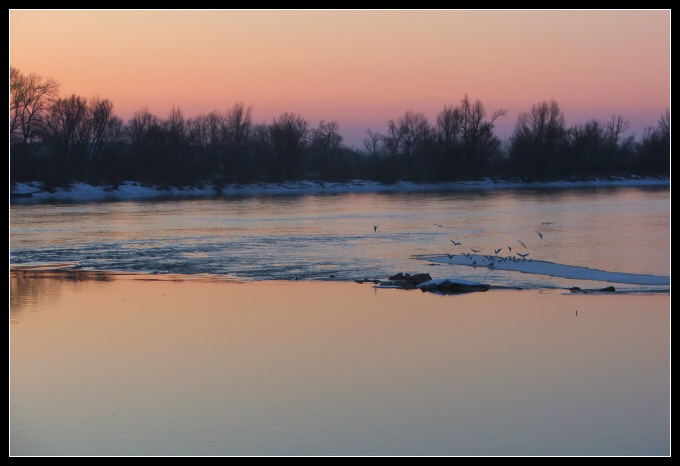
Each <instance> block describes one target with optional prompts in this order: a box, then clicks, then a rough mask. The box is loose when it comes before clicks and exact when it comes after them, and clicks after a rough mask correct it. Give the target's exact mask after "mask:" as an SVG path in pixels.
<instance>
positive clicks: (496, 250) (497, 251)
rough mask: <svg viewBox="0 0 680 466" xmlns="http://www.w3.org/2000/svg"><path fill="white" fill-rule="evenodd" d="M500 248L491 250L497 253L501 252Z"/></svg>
mask: <svg viewBox="0 0 680 466" xmlns="http://www.w3.org/2000/svg"><path fill="white" fill-rule="evenodd" d="M502 249H503V248H498V249H494V250H493V252H494V254H496V255H498V253H499V252H501V250H502Z"/></svg>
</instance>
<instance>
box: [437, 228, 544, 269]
mask: <svg viewBox="0 0 680 466" xmlns="http://www.w3.org/2000/svg"><path fill="white" fill-rule="evenodd" d="M542 225H552V222H543V223H542ZM437 226H438V227H441V228H443V225H439V224H437ZM536 234H537V235H538V237H539V238H540V239H543V233H541V232H540V231H537V232H536ZM451 242H452V243H453V245H454V246H461V245H462V243H461V242H459V241H456V240H453V239H452V240H451ZM517 242H518V243H519V244H520V245H522V247H523V248H524V249H529V248H527V245H526V244H524V242H523V241H522V240H519V239H518V240H517ZM507 248H508V251H509V252H510V253H512V246H507ZM502 250H503V248H498V249H494V255H484V259H485V260H486V264H484V265H486V266H487V267H493V265H494V264H495V263H496V261H498V262H505V261H513V262H521V261H527V262H531V261H532V260H533V259H532V258H528V259H527V256H529V253H528V252H526V253H521V252H517V251H516V252H515V254H516V255H508V256H504V257H503V256H499V255H498V254H499V253H500V252H501V251H502ZM470 251H472V253H474V254H476V253H478V252H479V249H474V248H470ZM461 254H462V255H463V256H465V257H467V258H468V259H470V261H472V262H470V265H478V264H477V258H476V256H474V255H473V254H471V253H468V252H462V253H461ZM446 255H447V256H448V257H449V259H453V258H454V257H455V256H456V255H455V254H449V253H447V254H446ZM479 265H481V264H479Z"/></svg>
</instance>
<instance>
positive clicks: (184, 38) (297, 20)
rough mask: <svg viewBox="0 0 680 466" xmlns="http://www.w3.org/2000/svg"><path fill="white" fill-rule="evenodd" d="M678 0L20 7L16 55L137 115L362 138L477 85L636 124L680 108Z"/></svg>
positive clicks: (65, 87) (573, 118)
mask: <svg viewBox="0 0 680 466" xmlns="http://www.w3.org/2000/svg"><path fill="white" fill-rule="evenodd" d="M670 17H671V14H670V10H603V11H594V10H582V11H572V10H546V11H534V10H525V11H516V10H515V11H513V10H506V11H500V10H498V11H496V10H490V11H463V10H437V11H433V10H423V11H414V10H395V11H392V10H379V11H368V10H354V11H352V10H348V11H341V10H327V11H286V10H279V11H255V10H252V11H248V10H244V11H234V10H215V11H206V10H194V11H192V10H147V11H138V10H10V47H9V48H10V65H11V66H14V67H16V68H18V69H19V70H20V71H22V72H23V73H25V74H29V73H36V74H38V75H41V76H43V77H53V78H54V79H56V80H57V81H58V82H59V83H60V84H61V94H62V95H63V96H66V95H70V94H73V93H75V94H77V95H80V96H83V97H94V96H100V97H103V98H107V99H109V100H111V101H112V102H113V104H114V113H115V114H116V115H117V116H119V117H120V118H122V119H123V120H126V121H127V119H129V118H130V117H131V116H132V114H133V113H134V112H135V111H137V110H139V109H141V108H142V107H148V109H149V110H150V111H151V112H152V113H153V114H155V115H157V116H158V117H160V118H166V117H167V115H168V113H169V111H170V110H171V108H172V107H173V106H175V107H179V108H180V110H181V111H182V113H183V114H184V116H185V118H191V117H195V116H197V115H199V114H202V113H209V112H211V111H213V110H218V111H226V110H228V109H230V108H231V107H232V106H233V105H234V103H236V102H243V103H244V104H245V105H246V106H251V107H252V109H253V118H254V120H255V122H256V123H270V122H271V120H272V118H274V117H277V116H279V115H280V114H282V113H284V112H289V113H297V114H300V115H302V116H303V117H304V118H305V119H306V120H308V121H309V122H310V124H311V125H312V126H317V125H318V123H319V120H322V119H324V120H326V121H330V120H335V121H337V122H338V123H339V125H340V131H341V133H342V134H343V136H344V137H345V143H346V144H348V145H354V146H357V147H360V146H361V141H362V139H363V135H364V130H365V129H366V128H367V127H371V128H372V129H373V130H374V131H377V132H384V131H385V127H386V124H387V122H388V120H390V119H397V118H399V117H400V116H402V115H403V114H404V113H405V112H406V111H407V110H413V111H417V112H422V113H424V114H425V115H426V116H427V117H428V119H429V120H430V122H431V123H433V122H434V120H435V118H436V115H437V113H438V112H439V111H440V110H441V109H442V107H443V106H444V105H445V104H447V105H458V103H459V101H460V99H461V98H462V97H463V96H464V95H465V94H468V95H469V97H470V98H471V99H472V100H476V99H480V100H481V101H482V102H483V103H484V105H485V107H486V109H487V111H488V113H489V115H490V114H491V113H492V112H493V111H495V110H498V109H501V108H502V109H505V110H507V111H508V113H507V115H506V116H505V117H503V118H502V119H501V120H499V121H498V126H497V134H498V135H499V136H500V137H501V138H506V137H508V136H510V135H511V133H512V129H513V127H514V124H515V122H516V121H517V116H518V115H519V114H520V113H521V112H526V111H528V110H529V109H530V108H531V106H532V105H534V104H536V103H540V102H542V101H544V100H556V101H557V102H558V103H559V104H560V107H561V108H562V110H563V112H564V115H565V118H566V121H567V125H568V126H571V125H573V124H577V123H582V122H585V121H586V120H590V119H596V120H598V121H601V122H607V121H609V119H610V118H611V116H612V115H622V116H623V117H624V118H625V119H626V120H628V121H629V122H630V131H629V133H628V134H629V135H630V134H635V135H640V134H641V133H642V131H643V129H644V128H645V127H647V126H655V125H656V123H657V120H658V119H659V117H660V116H661V115H662V114H663V113H664V112H665V110H666V108H670V30H671V24H670Z"/></svg>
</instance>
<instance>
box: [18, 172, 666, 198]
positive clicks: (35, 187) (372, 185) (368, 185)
mask: <svg viewBox="0 0 680 466" xmlns="http://www.w3.org/2000/svg"><path fill="white" fill-rule="evenodd" d="M616 186H667V187H670V179H669V178H665V179H658V178H607V179H597V180H587V181H550V182H533V183H522V182H510V181H498V180H492V179H487V180H481V181H460V182H446V183H414V182H406V181H400V182H396V183H391V184H383V183H378V182H375V181H362V180H355V181H351V182H346V183H340V182H337V183H328V182H322V181H291V182H284V183H253V184H232V185H227V186H225V187H223V188H221V189H217V188H215V187H213V186H210V185H204V186H201V187H185V188H176V187H171V188H168V187H157V186H149V185H143V184H141V183H137V182H125V183H122V184H120V185H119V186H118V187H115V188H113V187H109V186H91V185H88V184H84V183H74V184H72V185H71V186H70V187H69V188H68V189H56V190H54V191H52V192H50V191H46V190H44V189H43V188H42V185H41V184H40V183H16V184H14V185H12V186H10V201H11V202H12V203H17V204H18V203H26V204H31V203H41V202H90V201H106V200H144V199H168V198H170V199H172V198H209V197H215V196H249V195H299V194H336V193H338V194H339V193H382V192H405V193H410V192H437V191H480V190H490V189H543V188H580V187H616Z"/></svg>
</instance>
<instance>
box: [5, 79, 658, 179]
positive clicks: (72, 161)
mask: <svg viewBox="0 0 680 466" xmlns="http://www.w3.org/2000/svg"><path fill="white" fill-rule="evenodd" d="M506 114H507V111H506V110H503V109H500V110H496V111H494V112H492V113H490V114H489V113H488V112H487V111H486V109H485V107H484V105H483V103H482V102H481V101H480V100H472V99H470V98H469V97H468V95H467V94H466V95H464V96H463V98H462V99H460V101H459V103H458V104H457V105H444V107H443V108H442V110H441V111H440V112H439V114H438V115H437V116H436V118H435V120H434V121H433V122H430V121H429V120H428V118H427V117H426V116H425V115H424V114H423V113H421V112H416V111H412V110H409V111H406V112H405V113H404V114H403V115H402V116H401V117H399V118H397V119H391V120H389V121H388V122H387V124H386V128H385V131H384V132H377V131H374V130H372V129H371V128H367V129H366V132H365V138H364V140H363V147H362V148H358V149H357V148H350V147H348V146H346V145H345V144H343V138H342V136H341V134H340V128H339V125H338V123H337V122H336V121H324V120H322V121H320V122H319V123H318V125H317V126H313V125H312V124H311V123H310V122H309V121H307V120H306V119H304V118H303V117H302V116H301V115H298V114H294V113H284V114H282V115H280V116H279V117H276V118H273V119H272V121H271V123H257V124H256V123H254V122H253V116H252V107H248V106H245V105H244V104H243V103H242V102H236V103H235V104H234V105H233V107H232V108H230V109H227V110H226V111H222V112H221V111H213V112H211V113H208V114H201V115H199V116H197V117H195V118H185V117H184V115H183V114H182V112H181V110H180V109H179V108H177V107H173V108H172V109H171V110H170V112H169V114H168V116H167V118H165V119H162V118H159V117H157V116H156V115H153V114H152V113H150V112H149V110H148V109H147V108H141V109H140V110H138V111H137V112H135V113H134V114H133V116H132V118H131V119H129V120H128V121H127V122H124V121H123V120H121V119H120V118H119V117H117V116H116V115H115V114H114V112H113V103H112V102H111V101H110V100H108V99H105V98H100V97H94V98H89V99H88V98H84V97H81V96H78V95H75V94H73V95H71V96H67V97H60V96H59V83H58V82H57V81H55V80H54V79H52V78H43V77H41V76H37V75H35V74H28V75H25V74H23V73H22V72H20V71H19V70H18V69H16V68H14V67H10V182H22V181H40V182H42V183H43V184H44V185H45V186H46V187H54V186H60V185H65V184H68V183H70V182H73V181H83V182H87V183H91V184H95V185H97V184H108V185H113V186H117V185H118V184H120V183H121V182H123V181H138V182H142V183H149V184H155V185H172V186H186V185H194V186H195V185H199V184H202V183H211V184H213V185H215V186H216V187H218V188H219V187H220V186H223V185H225V184H227V183H249V182H277V181H286V180H301V179H314V180H321V181H346V180H352V179H364V180H375V181H381V182H394V181H397V180H406V181H419V182H436V181H455V180H474V179H480V178H483V177H498V178H512V179H521V180H524V181H535V180H546V179H565V178H570V177H579V178H586V177H592V176H611V175H645V176H670V110H669V109H668V108H667V109H666V111H665V113H663V114H662V115H661V116H660V118H659V120H658V122H657V124H656V126H653V127H652V126H650V127H647V128H646V129H645V131H644V133H643V134H642V136H641V137H640V138H639V139H638V140H636V139H635V138H634V136H625V133H626V132H627V130H628V122H627V121H626V120H625V119H624V118H623V117H622V116H620V115H617V116H613V117H612V118H611V120H610V121H608V122H604V123H601V122H598V121H596V120H591V121H588V122H586V123H583V124H579V125H574V126H571V127H567V125H566V123H565V117H564V114H563V112H562V110H561V109H560V107H559V105H558V103H557V102H555V101H544V102H540V103H537V104H535V105H533V106H532V107H531V109H529V110H528V111H526V112H523V113H521V114H520V115H519V116H518V118H517V122H516V124H515V128H514V131H513V134H512V136H511V137H510V138H509V139H508V140H505V141H501V140H500V139H499V138H498V137H497V135H496V134H495V133H494V128H495V125H496V123H497V121H498V119H499V118H503V117H505V116H506Z"/></svg>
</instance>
